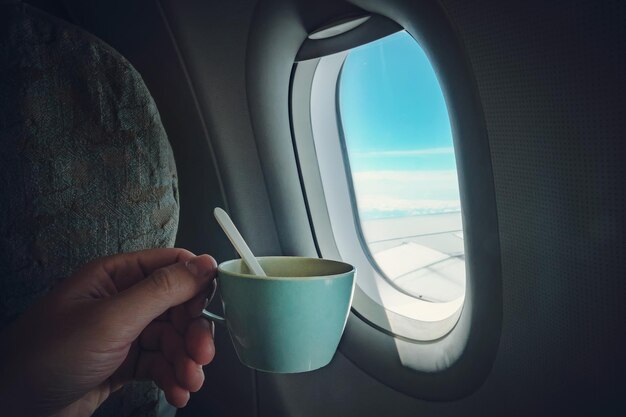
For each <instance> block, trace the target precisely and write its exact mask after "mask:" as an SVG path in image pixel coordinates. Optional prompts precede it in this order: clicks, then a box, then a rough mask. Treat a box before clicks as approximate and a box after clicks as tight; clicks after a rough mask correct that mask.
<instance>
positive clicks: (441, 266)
mask: <svg viewBox="0 0 626 417" xmlns="http://www.w3.org/2000/svg"><path fill="white" fill-rule="evenodd" d="M339 110H340V115H341V123H342V130H343V135H344V140H345V143H346V149H347V152H348V159H349V162H350V168H351V171H352V183H353V186H354V192H355V194H356V195H355V197H356V203H357V210H358V215H359V219H360V222H361V229H362V232H363V238H364V239H365V242H366V243H367V246H368V248H369V250H370V253H371V256H372V258H373V260H374V261H375V262H376V264H377V265H378V267H379V269H380V270H381V271H382V272H383V273H384V275H385V276H386V278H387V279H388V280H389V281H390V282H391V283H392V284H393V285H394V286H395V287H396V288H398V289H400V290H401V291H403V292H405V293H408V294H410V295H412V296H415V297H417V298H421V299H424V300H429V301H433V302H443V301H451V300H453V299H456V298H458V297H460V296H463V294H464V291H465V265H464V249H463V248H464V246H463V227H462V223H461V204H460V198H459V187H458V182H457V172H456V163H455V158H454V148H453V144H452V134H451V130H450V122H449V119H448V112H447V109H446V105H445V101H444V98H443V94H442V91H441V88H440V86H439V83H438V81H437V77H436V75H435V72H434V70H433V68H432V66H431V65H430V62H429V61H428V58H427V57H426V55H425V53H424V51H423V50H422V49H421V48H420V46H419V45H418V44H417V42H415V40H414V39H413V38H412V37H411V36H410V35H409V34H408V33H406V32H399V33H397V34H394V35H391V36H388V37H386V38H383V39H380V40H378V41H376V42H372V43H370V44H367V45H364V46H361V47H359V48H355V49H353V50H352V51H350V53H349V54H348V56H347V58H346V60H345V63H344V66H343V69H342V72H341V78H340V84H339Z"/></svg>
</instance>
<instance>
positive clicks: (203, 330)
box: [185, 317, 215, 365]
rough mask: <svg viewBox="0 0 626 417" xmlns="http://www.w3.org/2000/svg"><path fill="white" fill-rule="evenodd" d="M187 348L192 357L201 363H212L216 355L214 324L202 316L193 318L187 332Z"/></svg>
mask: <svg viewBox="0 0 626 417" xmlns="http://www.w3.org/2000/svg"><path fill="white" fill-rule="evenodd" d="M185 349H186V351H187V353H188V354H189V356H190V357H191V359H193V360H194V361H195V362H196V363H198V364H200V365H206V364H208V363H210V362H211V361H212V360H213V358H214V357H215V344H214V342H213V331H212V325H211V323H210V322H209V321H207V320H206V319H204V318H202V317H198V318H196V319H193V321H191V322H190V323H189V326H188V327H187V332H186V333H185Z"/></svg>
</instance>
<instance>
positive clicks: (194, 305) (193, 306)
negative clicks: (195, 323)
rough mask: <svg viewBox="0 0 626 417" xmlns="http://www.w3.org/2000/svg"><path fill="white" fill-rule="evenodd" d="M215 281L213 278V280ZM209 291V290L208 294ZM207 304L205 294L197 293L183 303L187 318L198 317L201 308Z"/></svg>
mask: <svg viewBox="0 0 626 417" xmlns="http://www.w3.org/2000/svg"><path fill="white" fill-rule="evenodd" d="M213 282H215V280H213ZM210 293H211V291H210V290H209V294H210ZM208 304H209V300H208V299H207V294H198V295H196V296H195V297H194V298H192V299H191V300H189V301H187V302H186V303H185V310H186V311H187V316H188V317H189V318H194V317H199V316H200V314H202V310H203V309H204V308H205V307H206V306H207V305H208Z"/></svg>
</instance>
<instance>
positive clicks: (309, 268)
mask: <svg viewBox="0 0 626 417" xmlns="http://www.w3.org/2000/svg"><path fill="white" fill-rule="evenodd" d="M257 259H258V261H259V263H260V264H261V267H262V268H263V270H264V271H265V273H266V274H267V275H268V277H267V278H263V277H259V276H256V275H252V274H251V272H250V270H249V269H248V267H247V266H246V265H245V264H244V263H243V261H242V260H241V259H237V260H232V261H227V262H224V263H222V264H220V265H219V268H218V276H217V279H218V285H219V288H220V293H221V297H222V304H223V306H224V318H222V317H220V316H217V315H215V314H213V313H210V312H208V311H206V310H205V311H204V312H203V315H204V316H205V317H207V318H209V319H210V320H214V321H216V322H218V323H223V322H225V323H226V326H227V327H228V331H229V333H230V337H231V339H232V341H233V344H234V345H235V350H236V352H237V355H238V356H239V359H240V360H241V362H242V363H244V364H245V365H247V366H249V367H251V368H254V369H258V370H261V371H266V372H277V373H294V372H306V371H312V370H314V369H318V368H321V367H323V366H325V365H327V364H328V363H329V362H330V361H331V359H332V358H333V355H334V354H335V351H336V350H337V346H338V345H339V340H340V339H341V335H342V333H343V330H344V328H345V325H346V320H347V318H348V313H349V311H350V305H351V303H352V295H353V293H354V282H355V269H354V267H353V266H352V265H348V264H346V263H343V262H337V261H330V260H326V259H318V258H300V257H261V258H257Z"/></svg>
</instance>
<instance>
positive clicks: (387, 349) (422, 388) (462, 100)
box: [247, 0, 502, 400]
mask: <svg viewBox="0 0 626 417" xmlns="http://www.w3.org/2000/svg"><path fill="white" fill-rule="evenodd" d="M361 3H363V4H361ZM354 4H355V6H357V7H358V6H361V5H362V7H363V8H365V9H367V10H368V12H369V13H371V14H374V13H375V14H376V16H387V19H386V20H387V21H389V20H390V19H391V20H393V21H395V22H398V23H400V24H401V25H402V27H404V29H405V30H407V32H409V33H410V34H411V36H413V37H414V38H415V39H416V40H417V41H418V42H419V43H420V45H421V46H422V47H423V48H424V50H425V51H426V53H427V55H428V56H429V59H430V61H431V63H432V64H433V67H434V68H435V71H436V72H437V74H438V78H439V80H440V82H441V86H442V89H443V92H444V96H445V98H446V102H447V103H448V106H449V109H448V110H449V114H450V118H451V123H452V129H453V135H454V144H455V149H456V150H457V152H460V154H461V157H460V158H457V168H458V170H459V173H460V174H459V175H460V181H459V185H460V187H461V193H462V195H461V199H462V202H463V208H464V213H463V216H464V226H465V231H466V234H469V236H465V239H466V245H467V248H468V249H467V252H466V254H467V255H468V257H469V258H471V259H470V260H469V262H468V261H466V262H468V264H469V265H468V266H467V268H468V271H469V272H470V274H468V286H467V296H466V301H465V307H464V308H463V312H462V314H461V317H460V319H459V323H458V324H457V326H456V327H455V328H454V329H453V331H451V332H450V333H449V334H448V335H447V336H445V337H444V338H441V339H439V340H436V341H433V342H429V343H415V342H410V341H406V340H403V339H401V338H398V337H393V336H390V335H389V334H388V333H386V332H384V331H381V329H378V328H376V327H375V326H373V325H371V324H370V323H368V322H367V321H365V320H362V318H360V317H359V315H358V312H356V313H355V312H354V311H353V312H352V314H351V315H350V317H349V319H348V322H347V325H346V330H345V333H344V337H343V339H342V342H341V344H340V347H339V352H340V354H342V355H345V356H346V357H347V358H349V359H350V361H351V362H352V363H354V364H355V365H356V366H358V367H359V368H361V369H362V370H363V371H364V372H366V373H367V374H369V375H371V376H372V377H373V378H375V379H377V380H378V381H380V382H382V383H384V384H386V385H388V386H390V387H392V388H393V389H396V390H398V391H401V392H403V393H405V394H407V395H410V396H413V397H416V398H422V399H429V400H453V399H456V398H461V397H463V396H466V395H468V394H469V393H471V392H473V391H474V390H476V389H477V388H478V387H479V386H480V385H481V383H482V381H484V380H485V378H486V376H487V375H488V373H489V371H490V369H491V366H492V364H493V360H494V358H495V353H496V352H497V347H498V342H499V337H500V326H501V320H502V292H501V274H500V269H501V266H500V246H499V235H498V225H497V215H496V202H495V192H494V184H493V175H492V169H491V157H490V151H489V143H488V137H487V131H486V127H485V123H484V117H483V113H482V107H481V103H480V99H479V96H478V93H477V88H476V85H475V80H474V78H473V75H472V69H471V65H470V63H469V61H468V60H467V58H466V55H465V53H464V50H463V45H462V43H461V42H460V41H459V40H458V36H457V35H456V32H455V29H454V27H453V26H452V24H451V23H450V22H449V20H448V18H447V15H446V13H445V10H444V9H443V8H442V7H441V6H440V5H439V4H437V3H431V2H417V3H415V2H403V1H401V0H388V1H385V2H376V1H368V0H355V2H354ZM324 7H325V8H326V9H328V10H325V11H324V10H321V9H319V8H318V9H316V10H318V12H319V13H320V14H323V13H327V15H328V21H332V20H334V19H333V13H335V12H334V11H333V10H334V9H333V6H332V5H330V4H329V5H326V6H324ZM304 21H306V10H301V9H298V8H290V9H289V11H288V12H286V11H285V10H284V9H283V10H282V11H281V13H277V12H276V10H275V9H273V8H272V4H271V3H260V5H259V7H258V8H257V9H256V11H255V16H254V17H253V24H252V26H251V31H250V33H249V37H248V39H249V40H250V43H249V45H248V54H247V56H248V60H247V68H248V69H247V85H248V98H249V105H250V114H251V117H252V121H253V127H254V130H255V132H261V135H262V142H263V143H260V144H259V145H258V146H259V149H260V150H261V151H262V152H261V153H262V154H266V153H267V155H266V156H268V157H269V158H265V159H262V160H261V164H262V166H263V170H264V173H265V176H266V180H267V181H269V183H270V184H278V183H279V182H281V181H283V180H281V179H280V178H284V175H285V172H284V171H283V172H281V173H280V175H278V173H277V171H276V169H275V165H274V167H272V158H271V157H270V156H271V155H270V154H269V153H268V151H269V150H270V149H272V150H273V152H280V153H281V155H282V154H283V152H289V151H288V150H286V149H285V145H286V143H285V141H286V140H287V138H286V137H285V132H284V128H285V124H284V122H283V121H282V120H284V118H285V116H283V115H282V113H281V111H282V110H276V111H274V110H272V111H271V112H270V111H268V107H267V103H275V102H276V100H285V102H289V101H290V100H291V89H290V88H289V87H288V86H290V84H289V83H290V80H289V77H290V74H291V75H293V71H290V70H288V69H287V68H285V64H286V61H287V60H288V59H289V57H291V59H292V61H291V62H296V61H298V52H299V49H300V50H302V49H303V47H304V46H305V45H306V43H307V40H306V36H307V33H308V31H307V30H306V29H304V27H303V23H302V22H304ZM371 21H373V19H369V21H368V22H371ZM272 22H273V24H275V25H276V26H275V30H272V31H266V30H264V29H265V28H266V27H267V25H268V24H271V23H272ZM363 26H365V25H363ZM355 30H356V29H355ZM347 34H350V32H348V33H347ZM340 36H343V35H340ZM298 38H299V39H300V40H299V42H300V43H297V44H294V42H298V41H297V40H296V39H298ZM330 39H333V38H330ZM353 46H354V45H353ZM318 49H320V48H318ZM268 51H269V52H268ZM292 70H293V68H292ZM291 81H292V82H293V77H291ZM281 83H284V84H282V85H284V86H285V87H284V88H283V87H280V86H281ZM290 87H291V86H290ZM290 107H291V104H289V107H288V108H287V113H288V112H289V111H288V110H289V108H290ZM278 108H279V109H280V106H278ZM279 120H281V121H280V122H279ZM287 120H289V115H287ZM292 128H293V124H292ZM287 129H289V126H287ZM457 132H458V133H457ZM291 133H292V135H291V137H290V139H289V140H291V141H293V140H294V139H293V131H292V132H291ZM265 142H266V143H265ZM279 142H280V143H279ZM299 152H300V153H304V152H306V150H303V149H297V148H296V147H295V146H294V149H293V154H294V155H293V157H294V165H295V166H297V168H298V174H300V186H301V185H302V175H303V174H305V171H306V169H305V167H302V166H300V164H299V162H298V161H299V158H298V153H299ZM283 157H285V158H286V157H287V156H286V154H285V155H283V156H281V158H283ZM466 172H467V173H470V172H471V175H464V174H465V173H466ZM296 181H297V180H296ZM293 186H295V184H292V183H291V182H289V187H293ZM469 189H471V190H472V193H471V194H470V193H467V195H464V190H469ZM301 190H302V193H303V196H304V198H305V200H307V207H306V210H307V213H306V214H305V215H308V217H309V220H310V219H311V215H310V208H311V206H312V205H315V204H316V202H315V201H313V200H311V198H310V197H308V196H307V195H306V190H304V189H302V188H301ZM276 191H278V190H276ZM270 198H271V203H272V206H273V207H275V208H279V209H280V210H287V208H288V207H289V206H290V199H292V198H294V197H293V196H292V197H288V196H287V194H284V193H283V192H276V193H270ZM294 214H296V215H298V216H300V214H301V213H299V212H298V213H294ZM468 220H469V221H468ZM289 225H290V223H288V224H282V223H280V224H277V226H278V227H279V228H280V230H282V231H283V234H284V236H282V237H281V244H282V245H283V249H284V251H285V252H286V253H287V254H288V253H290V251H291V250H292V249H290V247H291V244H288V243H289V242H291V241H293V242H294V243H296V244H304V241H308V239H310V235H309V234H303V233H302V232H303V230H300V229H299V228H298V229H297V235H294V234H293V233H296V229H295V228H294V232H293V233H292V232H290V231H289V227H287V226H289ZM309 228H310V230H311V231H312V232H313V234H314V235H315V240H316V241H317V242H319V241H320V240H323V239H324V238H325V237H324V234H323V231H322V232H321V231H319V230H316V229H315V227H314V226H313V224H312V222H310V224H309ZM314 243H316V242H314ZM318 249H319V247H318ZM474 277H479V279H473V278H474ZM463 333H465V334H466V336H463ZM454 335H456V336H454ZM452 336H454V337H452ZM459 336H460V337H465V339H466V340H467V343H466V344H465V347H464V349H462V352H461V354H460V356H459V357H458V359H457V360H456V361H454V362H453V363H451V364H450V365H449V366H448V367H445V368H444V369H439V368H437V369H436V370H435V371H433V372H427V371H416V370H414V369H410V368H408V367H406V366H403V365H402V363H401V362H400V361H399V360H398V357H397V354H396V353H397V346H396V343H397V342H398V340H399V341H400V342H401V343H406V344H407V346H408V348H409V349H411V351H413V352H415V355H416V356H420V355H421V356H422V357H424V358H425V359H424V360H428V361H430V362H431V363H435V364H436V363H437V360H438V358H441V357H445V355H446V354H447V348H448V347H449V345H448V343H450V342H451V341H452V340H453V339H454V338H455V337H459ZM331 366H332V364H331Z"/></svg>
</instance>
